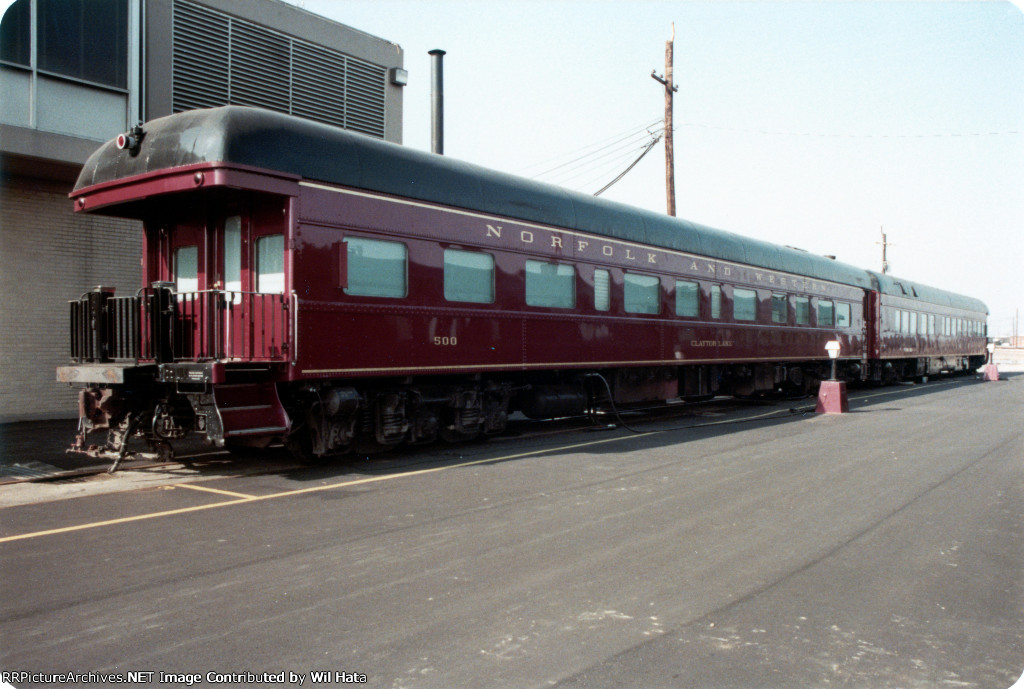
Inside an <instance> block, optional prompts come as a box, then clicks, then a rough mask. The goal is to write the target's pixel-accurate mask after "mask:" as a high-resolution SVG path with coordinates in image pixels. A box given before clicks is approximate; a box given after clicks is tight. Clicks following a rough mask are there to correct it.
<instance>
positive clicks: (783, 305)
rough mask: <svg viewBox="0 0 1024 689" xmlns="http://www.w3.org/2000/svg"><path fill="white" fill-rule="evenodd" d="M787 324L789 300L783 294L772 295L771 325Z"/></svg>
mask: <svg viewBox="0 0 1024 689" xmlns="http://www.w3.org/2000/svg"><path fill="white" fill-rule="evenodd" d="M788 322H789V299H788V298H787V297H786V295H785V294H773V295H772V323H788Z"/></svg>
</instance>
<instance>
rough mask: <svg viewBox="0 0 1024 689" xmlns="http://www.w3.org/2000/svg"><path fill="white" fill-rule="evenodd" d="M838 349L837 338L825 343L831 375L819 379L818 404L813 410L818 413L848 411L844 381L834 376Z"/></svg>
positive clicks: (839, 347)
mask: <svg viewBox="0 0 1024 689" xmlns="http://www.w3.org/2000/svg"><path fill="white" fill-rule="evenodd" d="M840 349H842V346H841V345H840V344H839V340H831V341H830V342H828V343H827V344H826V345H825V351H826V352H828V358H829V359H831V360H832V377H831V378H830V379H829V380H823V381H821V385H820V386H819V387H818V406H817V408H816V409H815V411H817V412H818V413H819V414H843V413H845V412H848V411H850V403H849V401H848V399H847V397H846V381H845V380H839V379H838V378H837V376H836V361H838V360H839V350H840Z"/></svg>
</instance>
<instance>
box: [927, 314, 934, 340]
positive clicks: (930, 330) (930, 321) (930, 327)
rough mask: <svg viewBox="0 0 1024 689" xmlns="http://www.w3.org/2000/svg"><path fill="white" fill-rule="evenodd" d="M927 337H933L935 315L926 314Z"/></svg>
mask: <svg viewBox="0 0 1024 689" xmlns="http://www.w3.org/2000/svg"><path fill="white" fill-rule="evenodd" d="M928 335H930V336H934V335H935V314H933V313H930V314H928Z"/></svg>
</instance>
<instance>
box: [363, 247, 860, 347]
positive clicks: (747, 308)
mask: <svg viewBox="0 0 1024 689" xmlns="http://www.w3.org/2000/svg"><path fill="white" fill-rule="evenodd" d="M345 246H346V249H345V252H346V254H345V261H346V267H347V284H346V286H345V290H344V291H345V293H346V294H350V295H355V296H368V297H390V298H399V299H400V298H403V297H405V296H407V294H408V285H407V278H406V276H407V266H408V249H407V248H406V246H405V244H402V243H401V242H391V241H383V240H379V239H366V238H362V237H349V238H347V239H346V240H345ZM525 274H526V290H525V291H526V294H525V298H526V303H527V305H529V306H541V307H546V308H560V309H572V308H575V307H576V268H575V267H574V266H572V265H569V264H566V263H554V262H549V261H538V260H533V259H528V260H527V261H526V270H525ZM494 276H495V269H494V256H492V255H491V254H489V253H484V252H479V251H463V250H461V249H445V252H444V298H445V299H446V300H448V301H454V302H473V303H480V304H492V303H494V300H495V293H494V280H495V278H494ZM611 283H612V281H611V274H610V273H609V271H608V270H605V269H604V268H596V269H595V270H594V309H595V310H596V311H608V310H610V309H611ZM622 296H623V309H624V310H625V312H626V313H636V314H652V315H657V314H659V313H660V312H661V279H660V278H659V277H657V276H655V275H647V274H643V273H631V272H626V273H624V275H623V295H622ZM792 299H793V316H794V322H795V324H796V325H811V299H810V297H803V296H794V297H793V298H792ZM771 303H772V316H771V318H772V322H773V323H783V324H784V323H789V322H790V318H789V304H790V295H788V294H779V293H773V294H772V301H771ZM816 307H817V309H816V316H817V320H816V322H817V325H818V326H819V327H833V326H835V327H840V328H845V327H849V326H850V319H851V309H850V304H847V303H843V302H832V301H829V300H824V299H820V300H818V302H817V305H816ZM709 308H710V313H709V316H710V317H711V318H713V319H718V318H721V317H722V287H721V285H711V290H710V305H709ZM675 314H676V315H677V316H681V317H684V318H697V317H698V316H699V314H700V285H699V283H697V282H693V281H689V280H676V282H675ZM732 318H733V319H734V320H737V321H751V322H754V321H757V292H756V291H755V290H752V289H743V288H739V287H737V288H735V289H734V290H733V294H732Z"/></svg>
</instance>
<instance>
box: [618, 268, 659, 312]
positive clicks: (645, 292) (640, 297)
mask: <svg viewBox="0 0 1024 689" xmlns="http://www.w3.org/2000/svg"><path fill="white" fill-rule="evenodd" d="M623 284H624V290H625V292H624V302H625V304H624V305H625V309H626V313H658V312H659V311H661V289H660V287H661V281H660V280H658V278H656V277H654V276H653V275H640V274H638V273H626V275H625V278H624V280H623Z"/></svg>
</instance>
